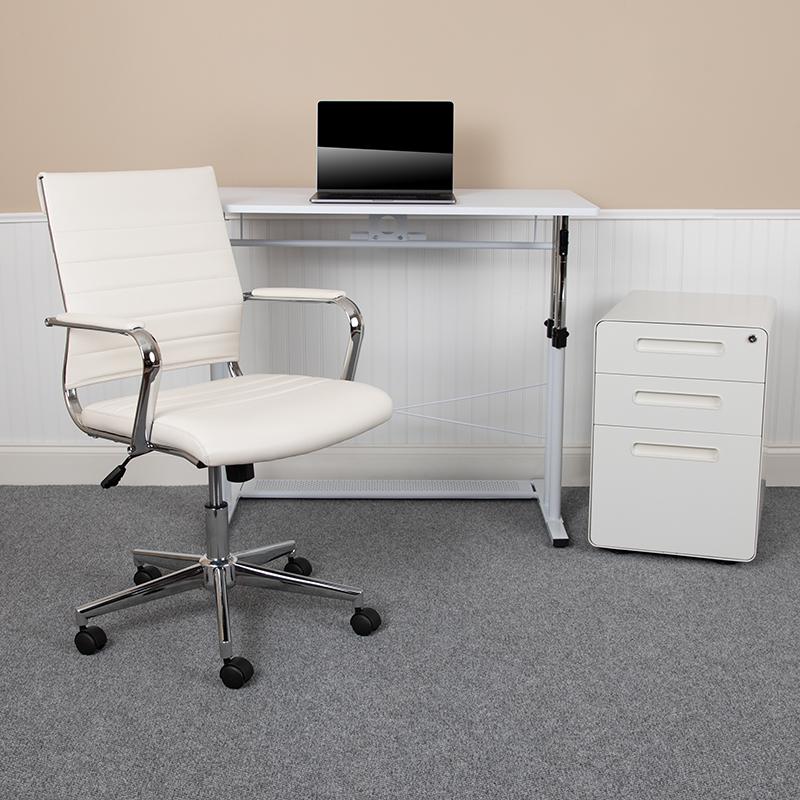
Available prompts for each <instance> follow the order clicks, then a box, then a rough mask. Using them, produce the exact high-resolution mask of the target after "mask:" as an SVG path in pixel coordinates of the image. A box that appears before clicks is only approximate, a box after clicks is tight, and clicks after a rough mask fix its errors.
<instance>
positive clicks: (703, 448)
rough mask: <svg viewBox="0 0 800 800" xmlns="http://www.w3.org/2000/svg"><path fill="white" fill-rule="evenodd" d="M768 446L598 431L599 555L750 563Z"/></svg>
mask: <svg viewBox="0 0 800 800" xmlns="http://www.w3.org/2000/svg"><path fill="white" fill-rule="evenodd" d="M760 475H761V438H760V437H757V436H730V435H725V434H714V433H690V432H676V431H658V430H651V429H645V428H617V427H610V426H605V425H595V426H594V429H593V436H592V479H591V510H590V515H589V540H590V541H591V543H592V544H593V545H595V546H598V547H614V548H620V549H624V550H644V551H651V552H658V553H673V554H676V555H690V556H701V557H706V558H722V559H729V560H733V561H749V560H751V559H752V558H753V557H754V556H755V551H756V538H757V532H758V512H759V493H760Z"/></svg>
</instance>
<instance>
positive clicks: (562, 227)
mask: <svg viewBox="0 0 800 800" xmlns="http://www.w3.org/2000/svg"><path fill="white" fill-rule="evenodd" d="M313 193H314V192H313V189H294V188H291V189H259V188H223V189H221V190H220V195H221V198H222V205H223V209H224V210H225V213H226V215H227V216H228V217H229V218H231V219H234V220H237V219H238V222H239V226H238V227H239V231H238V233H239V235H238V236H237V237H235V238H232V239H231V244H232V245H234V246H236V247H325V248H342V247H345V248H361V247H380V248H386V249H406V248H408V249H411V248H413V249H420V248H424V249H481V250H483V249H490V250H550V251H551V253H552V257H551V263H550V296H549V316H548V317H547V319H546V320H545V323H544V326H545V335H546V336H547V338H548V339H549V340H550V347H549V348H548V359H547V381H546V383H542V384H537V385H534V386H541V388H542V389H544V390H545V391H546V393H547V397H546V404H547V416H546V424H545V431H544V434H543V438H544V443H545V459H544V474H543V475H542V476H541V477H539V478H535V479H532V480H530V481H511V480H497V481H491V480H489V481H487V480H482V481H470V480H449V481H448V480H431V481H427V480H397V481H389V480H375V481H359V480H343V481H324V480H306V481H301V480H297V481H293V480H255V481H252V482H250V483H249V484H245V485H244V487H243V488H242V489H241V490H237V489H236V488H235V487H231V486H228V487H227V490H226V495H227V497H228V498H229V502H230V506H231V513H233V509H234V508H235V503H236V500H238V498H239V497H244V498H267V497H269V498H276V497H283V498H287V497H296V498H331V497H337V498H394V499H399V498H417V499H420V498H427V499H434V498H460V499H507V498H530V499H535V500H538V502H539V507H540V508H541V511H542V516H543V518H544V521H545V525H546V526H547V531H548V533H549V535H550V540H551V542H552V544H553V546H555V547H564V546H566V545H568V544H569V536H568V534H567V531H566V529H565V527H564V522H563V520H562V518H561V471H562V451H563V438H564V359H565V355H566V346H567V337H568V336H569V333H568V331H567V324H566V285H567V258H568V252H569V218H570V217H571V216H573V217H593V216H596V215H597V213H598V208H597V206H595V205H593V204H592V203H589V202H588V201H587V200H585V199H584V198H582V197H580V196H579V195H576V194H575V193H573V192H570V191H566V190H527V189H462V190H460V191H456V198H457V202H456V204H454V205H452V206H441V205H438V206H424V205H405V204H395V203H392V204H366V205H365V204H352V205H351V204H336V205H335V206H326V205H322V204H312V203H310V202H309V198H310V196H311V195H312V194H313ZM246 216H247V217H249V216H258V217H264V216H267V217H270V218H290V219H297V218H303V217H305V218H309V217H315V218H319V217H320V216H322V217H324V216H328V217H331V218H332V217H353V218H358V219H359V222H360V224H361V225H362V226H363V227H365V230H357V231H353V233H352V234H351V236H350V238H349V239H247V238H245V237H244V219H245V217H246ZM415 217H438V218H442V219H444V218H447V219H457V218H461V219H464V218H470V217H472V218H476V217H477V218H512V219H513V218H516V219H520V218H524V219H534V220H536V219H537V218H540V217H545V218H552V236H551V238H550V240H549V241H544V242H538V241H449V240H429V239H427V238H426V237H425V235H424V234H422V233H419V232H415V231H413V230H411V229H410V226H411V224H412V223H411V222H410V219H413V218H415ZM520 388H521V389H522V388H533V387H520ZM502 391H509V390H502ZM511 391H513V390H511ZM450 399H453V398H450ZM434 404H435V402H434V403H425V404H420V405H426V406H427V405H434ZM397 413H404V414H408V415H409V416H422V417H424V418H426V419H437V420H439V421H441V422H446V423H453V424H467V425H470V423H463V422H459V421H458V420H451V419H447V418H443V417H434V416H430V415H428V414H422V413H418V412H415V411H413V410H411V407H407V408H404V409H399V410H398V412H397ZM509 432H511V433H518V434H521V435H526V436H538V434H532V433H525V432H522V431H509Z"/></svg>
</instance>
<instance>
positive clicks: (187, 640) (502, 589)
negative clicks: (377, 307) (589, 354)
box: [0, 487, 800, 800]
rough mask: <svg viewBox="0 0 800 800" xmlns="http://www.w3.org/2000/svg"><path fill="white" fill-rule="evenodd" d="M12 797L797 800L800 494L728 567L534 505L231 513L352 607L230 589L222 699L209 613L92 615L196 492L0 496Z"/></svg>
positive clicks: (576, 513)
mask: <svg viewBox="0 0 800 800" xmlns="http://www.w3.org/2000/svg"><path fill="white" fill-rule="evenodd" d="M0 500H1V501H2V508H3V509H4V514H3V517H4V518H3V524H2V536H1V537H0V559H1V560H2V575H3V583H2V599H1V600H0V614H1V616H0V618H1V619H2V624H3V628H2V642H3V652H4V665H3V669H2V672H1V673H0V681H1V684H0V690H1V691H2V695H1V700H0V709H1V710H2V721H0V746H1V747H2V753H0V786H3V787H4V788H3V790H2V792H0V794H2V796H3V797H8V798H17V800H23V798H37V800H39V799H42V798H43V799H45V800H62V799H63V800H67V799H69V800H72V798H75V799H76V800H77V798H120V799H121V798H126V799H127V798H180V799H183V798H194V797H215V798H228V797H234V798H242V799H245V798H347V800H354V799H355V798H425V800H427V799H428V798H431V799H432V798H458V799H459V800H463V799H466V798H486V797H493V798H547V799H550V798H552V799H553V800H560V799H561V798H564V800H567V799H568V800H579V799H582V798H598V799H599V798H603V800H607V798H636V800H649V798H665V799H666V798H669V799H670V800H678V799H680V800H683V799H684V798H686V799H687V800H712V799H713V798H720V800H736V799H737V798H747V800H752V799H753V798H758V799H759V800H764V798H797V797H798V796H799V795H800V760H799V759H798V750H800V712H799V711H798V709H799V708H800V702H799V701H800V674H799V671H798V667H799V666H800V659H798V653H799V652H800V646H799V645H798V607H799V604H798V600H799V599H800V598H799V595H800V588H799V587H800V580H799V579H798V566H799V565H800V537H799V536H798V521H800V490H796V489H771V490H769V491H768V493H767V501H766V507H765V514H764V524H763V530H762V537H761V541H760V548H759V555H758V558H757V559H756V560H755V561H754V562H753V563H752V564H745V565H731V564H721V563H714V562H703V561H698V560H691V559H678V558H667V557H657V556H647V555H635V554H616V553H611V552H601V551H596V550H594V549H593V548H591V547H590V546H589V544H588V543H587V541H586V538H585V530H586V513H587V500H588V495H587V491H586V490H581V489H576V490H568V491H567V492H566V494H565V502H564V512H565V519H566V522H567V527H568V528H569V529H570V530H571V532H572V533H573V539H574V545H573V546H572V547H571V548H569V549H564V550H555V549H552V548H551V547H549V546H548V545H547V544H546V537H545V533H544V530H543V527H542V524H541V522H540V521H539V518H538V510H537V509H536V507H535V506H533V505H532V504H530V503H525V502H441V501H440V502H416V501H405V502H389V501H374V502H373V501H337V502H328V501H325V502H323V501H306V502H296V501H280V502H267V501H244V502H243V503H242V504H241V507H240V511H239V512H238V515H237V518H236V522H235V527H234V531H233V536H234V542H235V544H236V545H237V546H240V547H249V546H254V545H256V544H258V543H266V542H269V541H277V540H279V539H282V538H288V537H291V536H294V537H296V538H298V539H299V540H300V542H301V548H300V550H299V551H298V552H299V553H301V554H303V555H306V556H307V557H308V558H310V559H311V561H312V562H313V563H314V564H315V566H316V574H317V575H319V576H320V577H326V578H328V577H330V578H333V579H337V580H342V581H348V582H353V583H356V584H359V583H360V584H363V585H365V586H366V587H367V588H368V591H369V599H370V601H371V602H372V604H374V605H375V606H376V607H377V608H378V609H379V610H380V611H381V613H382V614H383V617H384V621H385V622H384V626H383V627H382V628H381V629H380V631H379V632H378V633H377V634H376V635H374V636H372V637H368V638H359V637H357V636H355V635H354V634H353V633H352V632H351V631H350V628H349V625H348V617H349V612H348V610H347V607H346V605H345V604H340V603H336V602H334V601H327V600H318V599H313V598H306V597H301V596H298V595H288V594H279V593H273V592H262V591H260V590H258V589H255V588H251V587H240V588H236V589H234V591H233V592H232V595H231V605H232V613H233V615H234V616H233V621H234V643H235V649H236V652H237V653H239V654H241V655H245V656H247V657H248V658H249V659H250V660H251V661H252V662H253V663H254V664H255V666H256V674H255V676H254V678H253V680H252V681H251V683H250V684H249V685H248V686H247V687H245V688H244V689H242V690H241V691H239V692H234V691H231V690H228V689H225V688H224V687H223V686H222V684H221V683H220V682H219V679H218V678H217V669H218V666H219V662H218V657H217V649H216V647H217V645H216V632H215V626H214V617H213V613H212V606H211V598H210V596H209V595H207V594H206V593H201V592H197V593H190V594H184V595H181V596H177V597H173V598H168V599H166V600H164V601H162V602H161V603H159V604H154V605H149V606H143V607H139V608H136V609H130V610H127V611H123V612H120V613H118V614H115V615H111V616H108V617H105V618H103V620H102V622H101V624H102V625H103V627H104V628H105V630H106V631H107V633H108V635H109V643H108V645H107V646H106V648H105V650H103V651H102V652H101V653H99V654H98V655H95V656H91V657H86V656H81V655H79V654H78V653H77V651H76V650H75V649H74V647H73V644H72V636H73V633H74V629H73V628H72V625H71V623H72V616H71V608H72V606H73V605H74V604H75V603H76V602H82V601H85V600H88V599H91V598H93V597H95V596H99V595H101V594H105V593H107V592H110V591H112V590H116V589H117V588H122V587H124V586H125V585H127V584H128V582H129V581H130V577H131V574H132V570H131V567H130V563H129V557H128V555H127V550H128V548H130V547H131V546H154V547H165V548H171V549H177V550H181V549H188V550H196V549H198V548H201V540H202V536H203V534H202V504H203V502H204V491H203V490H202V489H201V488H174V489H173V488H125V487H120V488H118V489H115V490H114V491H112V492H106V493H104V492H103V491H102V490H101V489H99V488H91V487H79V488H76V487H60V488H59V487H37V488H18V487H5V488H2V489H0Z"/></svg>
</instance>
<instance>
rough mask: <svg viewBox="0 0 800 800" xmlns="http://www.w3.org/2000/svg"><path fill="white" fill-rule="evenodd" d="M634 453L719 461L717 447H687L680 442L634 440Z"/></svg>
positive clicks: (646, 455)
mask: <svg viewBox="0 0 800 800" xmlns="http://www.w3.org/2000/svg"><path fill="white" fill-rule="evenodd" d="M632 452H633V455H635V456H641V457H642V458H675V459H679V460H680V461H708V462H714V461H719V450H717V448H716V447H687V446H686V445H680V444H647V443H645V442H634V445H633V449H632Z"/></svg>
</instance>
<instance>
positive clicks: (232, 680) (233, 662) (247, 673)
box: [219, 656, 253, 689]
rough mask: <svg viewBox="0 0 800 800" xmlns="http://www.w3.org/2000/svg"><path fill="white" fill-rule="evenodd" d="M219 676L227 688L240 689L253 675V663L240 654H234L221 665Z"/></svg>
mask: <svg viewBox="0 0 800 800" xmlns="http://www.w3.org/2000/svg"><path fill="white" fill-rule="evenodd" d="M219 676H220V678H222V682H223V683H224V684H225V685H226V686H227V687H228V688H229V689H241V688H242V686H244V685H245V684H246V683H247V681H249V680H250V678H252V677H253V665H252V664H251V663H250V662H249V661H248V660H247V659H246V658H242V656H234V657H233V658H229V659H228V660H227V661H226V662H225V663H224V664H223V665H222V668H221V669H220V671H219Z"/></svg>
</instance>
